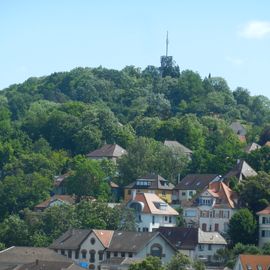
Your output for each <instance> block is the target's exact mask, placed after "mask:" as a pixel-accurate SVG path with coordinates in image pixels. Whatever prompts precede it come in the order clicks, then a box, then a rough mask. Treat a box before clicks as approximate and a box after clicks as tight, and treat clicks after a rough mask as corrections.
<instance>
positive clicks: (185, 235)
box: [158, 227, 198, 250]
mask: <svg viewBox="0 0 270 270" xmlns="http://www.w3.org/2000/svg"><path fill="white" fill-rule="evenodd" d="M158 231H159V232H160V233H161V234H163V235H164V236H165V237H166V238H167V239H168V240H169V241H170V242H171V243H172V244H173V245H174V246H175V248H176V249H188V250H194V249H195V248H196V246H197V245H198V228H185V227H159V229H158Z"/></svg>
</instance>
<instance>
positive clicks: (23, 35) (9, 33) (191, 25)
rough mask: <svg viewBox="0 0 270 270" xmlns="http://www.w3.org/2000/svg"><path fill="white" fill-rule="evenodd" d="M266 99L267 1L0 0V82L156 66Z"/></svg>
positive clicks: (269, 57)
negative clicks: (174, 67) (169, 63)
mask: <svg viewBox="0 0 270 270" xmlns="http://www.w3.org/2000/svg"><path fill="white" fill-rule="evenodd" d="M166 31H168V32H169V55H172V56H173V58H174V60H175V61H176V63H177V64H178V65H179V67H180V71H181V70H186V69H191V70H193V71H195V72H198V73H199V74H200V75H201V77H202V78H204V77H205V76H208V74H209V73H211V76H212V77H216V76H218V77H223V78H224V79H225V80H226V81H227V83H228V85H229V87H230V88H231V90H235V89H236V87H238V86H241V87H243V88H246V89H248V90H249V91H250V93H251V95H265V96H267V97H268V98H270V74H269V71H270V50H269V48H270V1H269V0H254V1H253V0H237V1H236V0H219V1H217V0H24V1H22V0H6V1H5V0H0V89H3V88H5V87H8V86H9V85H11V84H14V83H22V82H23V81H25V80H26V79H27V78H29V77H39V76H44V75H49V74H51V73H53V72H59V71H69V70H71V69H73V68H76V67H98V66H103V67H106V68H113V69H118V70H120V69H122V68H124V67H125V66H127V65H134V66H136V67H141V68H142V69H144V68H145V67H146V66H147V65H154V66H159V65H160V56H161V55H164V54H165V39H166Z"/></svg>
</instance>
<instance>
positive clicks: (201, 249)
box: [195, 243, 226, 262]
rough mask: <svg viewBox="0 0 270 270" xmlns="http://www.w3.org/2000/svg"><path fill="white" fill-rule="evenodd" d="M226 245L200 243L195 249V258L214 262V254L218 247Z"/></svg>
mask: <svg viewBox="0 0 270 270" xmlns="http://www.w3.org/2000/svg"><path fill="white" fill-rule="evenodd" d="M225 247H226V245H216V244H204V243H203V244H200V243H199V245H197V247H196V249H195V259H200V260H202V261H206V262H215V261H216V260H215V259H214V254H215V253H216V252H217V250H218V249H221V248H225Z"/></svg>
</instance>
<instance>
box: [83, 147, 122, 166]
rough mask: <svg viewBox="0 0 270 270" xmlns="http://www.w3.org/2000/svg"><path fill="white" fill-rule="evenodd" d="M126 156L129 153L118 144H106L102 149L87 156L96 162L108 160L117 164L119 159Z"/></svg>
mask: <svg viewBox="0 0 270 270" xmlns="http://www.w3.org/2000/svg"><path fill="white" fill-rule="evenodd" d="M126 154H127V151H126V150H125V149H124V148H122V147H121V146H120V145H118V144H105V145H103V146H102V147H101V148H99V149H96V150H94V151H92V152H90V153H88V154H87V155H86V156H87V157H88V158H90V159H95V160H102V159H108V160H112V161H113V162H115V163H116V161H117V159H118V158H120V157H122V156H123V155H126Z"/></svg>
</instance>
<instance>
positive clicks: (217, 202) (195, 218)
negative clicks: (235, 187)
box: [182, 181, 238, 233]
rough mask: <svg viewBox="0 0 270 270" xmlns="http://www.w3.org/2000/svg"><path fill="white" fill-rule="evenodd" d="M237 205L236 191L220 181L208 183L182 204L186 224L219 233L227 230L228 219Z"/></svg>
mask: <svg viewBox="0 0 270 270" xmlns="http://www.w3.org/2000/svg"><path fill="white" fill-rule="evenodd" d="M237 206H238V198H237V195H236V193H235V192H233V191H232V190H231V189H230V188H229V187H228V186H227V185H226V184H225V183H223V182H222V181H217V182H212V183H210V184H209V187H208V188H206V189H205V190H203V191H202V192H200V193H199V194H198V195H197V196H196V197H194V198H193V199H192V200H191V201H186V202H185V203H184V204H183V205H182V207H183V216H184V219H185V222H186V224H187V226H189V227H200V228H201V229H202V230H203V231H216V232H220V233H226V232H227V231H228V225H229V221H230V219H231V217H232V215H233V214H234V213H235V212H236V211H237Z"/></svg>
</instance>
